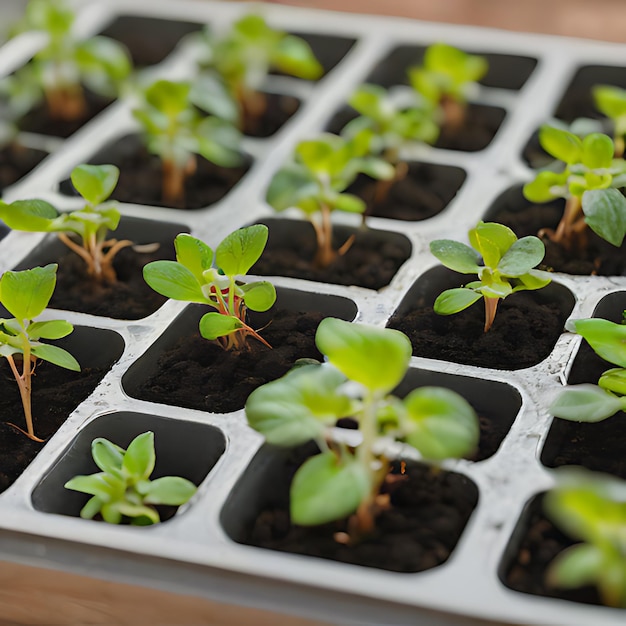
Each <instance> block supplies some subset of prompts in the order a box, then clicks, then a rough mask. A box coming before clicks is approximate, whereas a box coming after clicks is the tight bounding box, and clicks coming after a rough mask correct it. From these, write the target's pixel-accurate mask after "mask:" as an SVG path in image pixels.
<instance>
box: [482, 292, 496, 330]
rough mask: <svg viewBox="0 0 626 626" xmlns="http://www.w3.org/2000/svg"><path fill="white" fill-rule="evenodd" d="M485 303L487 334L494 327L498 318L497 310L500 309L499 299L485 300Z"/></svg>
mask: <svg viewBox="0 0 626 626" xmlns="http://www.w3.org/2000/svg"><path fill="white" fill-rule="evenodd" d="M483 299H484V301H485V330H484V332H487V331H488V330H489V329H490V328H491V326H492V325H493V320H494V319H495V318H496V310H497V309H498V302H500V300H499V298H483Z"/></svg>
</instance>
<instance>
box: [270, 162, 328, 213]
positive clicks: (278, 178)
mask: <svg viewBox="0 0 626 626" xmlns="http://www.w3.org/2000/svg"><path fill="white" fill-rule="evenodd" d="M317 191H318V189H317V185H316V184H315V182H314V181H313V180H312V178H311V175H310V174H309V172H307V171H306V170H305V169H304V167H302V166H301V165H295V164H294V165H291V166H289V167H285V168H283V169H281V170H279V171H278V172H276V174H274V176H273V178H272V180H271V181H270V185H269V187H268V189H267V194H266V198H265V199H266V201H267V203H268V204H269V205H270V206H271V207H272V208H273V209H274V210H275V211H285V210H286V209H289V208H291V207H295V206H297V205H298V202H299V200H300V198H302V197H303V196H306V195H315V194H316V193H317Z"/></svg>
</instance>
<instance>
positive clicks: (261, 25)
mask: <svg viewBox="0 0 626 626" xmlns="http://www.w3.org/2000/svg"><path fill="white" fill-rule="evenodd" d="M203 40H204V51H203V57H204V58H203V59H202V60H201V64H202V65H203V66H204V67H207V68H212V69H213V70H214V71H215V73H217V75H218V76H219V77H220V79H221V80H222V81H223V83H224V84H225V86H226V89H227V90H228V92H229V93H230V94H231V95H232V97H233V98H234V99H235V100H236V101H237V102H238V103H239V109H240V111H239V127H240V128H243V127H244V121H245V120H249V123H248V124H245V125H246V126H249V127H252V128H254V127H255V126H256V124H257V121H258V118H259V117H261V116H262V115H263V114H264V112H265V110H266V107H267V103H266V98H265V94H264V93H263V92H261V91H260V88H261V87H262V86H263V83H264V82H265V79H266V77H267V74H268V73H269V71H270V70H278V71H280V72H283V73H284V74H290V75H291V76H296V77H298V78H303V79H307V80H315V79H317V78H319V77H320V76H321V74H322V72H323V69H322V66H321V65H320V63H319V62H318V61H317V59H316V58H315V55H314V54H313V52H312V51H311V48H310V47H309V45H308V43H306V41H304V40H303V39H301V38H300V37H296V36H294V35H289V34H287V33H284V32H282V31H279V30H275V29H273V28H272V27H270V26H268V24H267V23H266V22H265V20H264V19H263V18H262V17H261V16H260V15H246V16H244V17H242V18H241V19H240V20H238V21H237V22H235V23H234V24H233V26H232V29H231V30H230V32H229V33H228V34H226V35H225V36H223V37H219V36H214V35H212V34H211V33H210V32H206V33H204V34H203Z"/></svg>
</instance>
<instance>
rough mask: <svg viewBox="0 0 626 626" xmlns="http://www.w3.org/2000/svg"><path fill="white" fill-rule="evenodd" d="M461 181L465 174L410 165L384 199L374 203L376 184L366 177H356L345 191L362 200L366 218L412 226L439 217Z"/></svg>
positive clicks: (454, 170)
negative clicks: (409, 223)
mask: <svg viewBox="0 0 626 626" xmlns="http://www.w3.org/2000/svg"><path fill="white" fill-rule="evenodd" d="M465 177H466V175H465V172H464V171H463V170H462V169H461V168H458V167H447V166H442V165H434V164H430V163H411V164H410V165H409V171H408V173H407V175H406V176H405V177H404V178H403V179H401V180H399V181H397V182H395V183H394V184H393V185H392V186H391V187H390V189H389V191H388V193H387V195H386V197H384V198H382V199H380V200H379V201H377V202H375V198H376V189H377V188H378V185H379V184H380V183H379V182H378V181H376V180H373V179H372V178H370V177H369V176H364V175H361V176H359V177H358V178H357V180H356V182H355V183H354V184H353V185H352V186H351V187H350V188H349V189H348V191H349V192H350V193H353V194H356V195H357V196H359V197H361V198H363V200H365V202H366V204H367V207H368V208H367V210H366V215H372V216H375V217H386V218H388V219H394V220H405V221H413V222H415V221H419V220H425V219H428V218H429V217H433V215H437V214H438V213H441V211H443V210H444V209H445V208H446V207H447V206H448V204H449V203H450V201H451V200H452V198H454V196H455V195H456V193H457V192H458V190H459V188H460V187H461V185H462V184H463V181H464V180H465ZM383 184H384V181H383Z"/></svg>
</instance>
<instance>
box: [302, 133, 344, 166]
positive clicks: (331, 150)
mask: <svg viewBox="0 0 626 626" xmlns="http://www.w3.org/2000/svg"><path fill="white" fill-rule="evenodd" d="M339 139H340V138H339V137H337V140H339ZM342 145H343V144H342ZM338 147H339V146H338V142H334V141H330V140H329V138H328V136H322V137H321V138H320V139H311V140H308V141H301V142H300V143H299V144H298V145H297V146H296V155H297V157H298V158H299V159H300V161H301V162H302V164H303V165H304V166H305V167H306V168H307V169H308V170H310V171H311V172H315V173H316V174H324V173H328V172H329V169H330V168H329V161H330V160H331V158H332V157H333V155H334V154H335V152H336V150H337V148H338Z"/></svg>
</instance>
